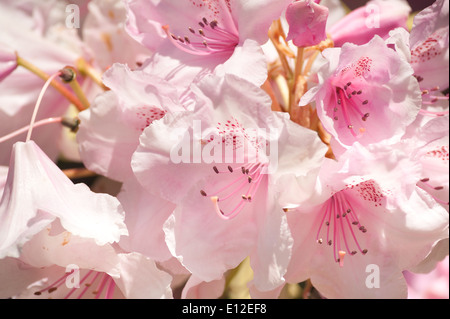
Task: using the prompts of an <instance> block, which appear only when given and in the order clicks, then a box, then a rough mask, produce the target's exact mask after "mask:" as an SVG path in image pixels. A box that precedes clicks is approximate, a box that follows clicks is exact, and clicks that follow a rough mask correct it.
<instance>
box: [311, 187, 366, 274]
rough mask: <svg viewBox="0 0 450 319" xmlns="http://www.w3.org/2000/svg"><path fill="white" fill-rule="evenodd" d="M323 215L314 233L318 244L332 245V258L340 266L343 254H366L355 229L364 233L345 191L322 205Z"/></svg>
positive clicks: (342, 263) (364, 229)
mask: <svg viewBox="0 0 450 319" xmlns="http://www.w3.org/2000/svg"><path fill="white" fill-rule="evenodd" d="M322 211H323V217H322V220H321V222H320V226H319V229H318V231H317V235H316V241H317V243H319V244H323V243H324V239H326V244H327V245H329V246H332V247H333V256H334V260H335V261H336V262H337V263H339V265H340V266H341V267H342V266H343V265H344V256H345V255H347V254H349V255H350V256H353V255H355V254H357V252H358V251H360V252H361V253H362V254H363V255H365V254H367V249H363V248H361V245H360V244H359V242H358V236H357V231H359V232H361V233H363V234H364V233H366V232H367V229H366V228H365V227H364V226H362V225H361V224H360V222H359V220H358V217H357V215H356V213H355V210H354V209H353V207H352V205H351V204H350V201H349V200H348V199H347V196H346V195H345V192H342V191H341V192H338V193H336V194H334V195H333V196H332V197H331V198H330V199H329V200H328V201H327V202H326V203H325V204H324V206H323V207H322Z"/></svg>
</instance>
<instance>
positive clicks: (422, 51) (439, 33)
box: [410, 0, 449, 89]
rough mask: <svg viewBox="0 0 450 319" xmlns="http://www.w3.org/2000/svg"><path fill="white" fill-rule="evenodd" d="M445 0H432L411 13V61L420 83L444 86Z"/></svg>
mask: <svg viewBox="0 0 450 319" xmlns="http://www.w3.org/2000/svg"><path fill="white" fill-rule="evenodd" d="M448 8H449V3H448V0H438V1H435V2H434V3H433V4H432V5H431V6H429V7H427V8H425V9H424V10H422V11H421V12H419V13H418V14H417V15H416V16H415V17H414V24H413V28H412V29H411V37H410V47H411V64H412V66H413V68H414V74H415V75H416V76H417V77H418V79H420V82H421V83H420V84H421V87H422V88H424V89H431V88H434V87H436V86H438V87H440V88H441V89H445V88H448V85H449V83H448V72H449V66H448V57H449V56H448V55H449V51H448V45H449V26H448V19H449V13H448V10H449V9H448Z"/></svg>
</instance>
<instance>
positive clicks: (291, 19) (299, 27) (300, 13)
mask: <svg viewBox="0 0 450 319" xmlns="http://www.w3.org/2000/svg"><path fill="white" fill-rule="evenodd" d="M327 18H328V8H327V7H324V6H321V5H319V4H317V3H316V2H314V1H311V0H300V1H295V2H293V3H291V4H290V5H289V6H288V8H287V9H286V20H287V22H288V24H289V33H288V36H287V38H286V40H288V41H289V40H292V42H293V43H294V45H296V46H298V47H307V46H312V45H316V44H319V43H320V42H321V41H323V40H325V39H326V38H327V35H326V32H325V26H326V22H327Z"/></svg>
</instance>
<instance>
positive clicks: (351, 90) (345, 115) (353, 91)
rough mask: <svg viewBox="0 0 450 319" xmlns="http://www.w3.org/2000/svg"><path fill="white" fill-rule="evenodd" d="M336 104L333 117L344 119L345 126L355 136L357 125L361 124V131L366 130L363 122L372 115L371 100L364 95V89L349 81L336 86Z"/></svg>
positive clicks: (337, 119)
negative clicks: (370, 110) (370, 111)
mask: <svg viewBox="0 0 450 319" xmlns="http://www.w3.org/2000/svg"><path fill="white" fill-rule="evenodd" d="M334 101H335V106H334V108H333V119H334V120H335V121H340V120H342V119H343V121H344V123H345V126H346V127H347V128H348V129H349V130H350V132H351V134H352V135H353V136H354V137H357V136H358V134H357V133H356V132H355V125H358V126H359V133H360V134H362V133H364V132H365V131H366V129H365V128H364V125H363V122H365V121H367V119H368V118H369V116H370V113H369V112H368V110H369V109H370V104H371V103H370V101H369V100H368V99H366V98H365V97H364V92H363V90H362V89H361V88H360V87H359V85H358V84H354V83H352V82H347V83H346V84H345V85H343V86H340V85H339V86H336V87H335V90H334Z"/></svg>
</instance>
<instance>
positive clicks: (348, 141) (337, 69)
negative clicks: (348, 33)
mask: <svg viewBox="0 0 450 319" xmlns="http://www.w3.org/2000/svg"><path fill="white" fill-rule="evenodd" d="M324 55H325V57H326V59H327V61H328V63H326V64H324V66H323V67H322V68H321V69H320V71H319V78H320V82H319V85H318V86H316V87H313V88H312V89H310V90H309V91H308V92H307V93H306V94H305V95H304V96H303V97H302V99H301V101H300V105H306V104H308V103H309V102H311V101H312V100H314V99H315V102H316V108H317V113H318V116H319V118H320V120H321V122H322V124H323V126H324V128H325V129H326V130H327V131H328V132H329V133H330V134H331V135H332V136H333V138H334V139H335V140H336V141H337V142H338V143H339V144H340V145H341V146H343V147H344V148H346V147H349V146H350V145H352V144H353V143H354V142H356V141H358V142H359V143H361V144H363V145H368V144H371V143H376V142H379V141H382V140H394V141H395V140H399V139H400V137H401V136H402V134H404V132H405V128H406V126H407V125H408V124H410V123H411V122H412V121H413V120H414V119H415V117H416V115H417V114H418V112H419V109H420V105H421V91H420V89H419V85H418V83H417V81H416V79H415V78H414V77H412V74H413V70H412V68H411V66H410V65H409V64H408V63H407V62H405V61H404V60H403V59H402V58H400V56H399V55H398V54H397V53H396V51H394V50H392V49H390V48H388V47H387V46H386V44H385V43H384V41H383V40H382V39H381V38H379V37H378V36H376V37H375V38H374V39H373V40H372V41H370V42H369V43H367V44H365V45H361V46H356V45H352V44H345V45H344V46H343V47H342V49H339V48H334V49H327V50H325V51H324Z"/></svg>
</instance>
